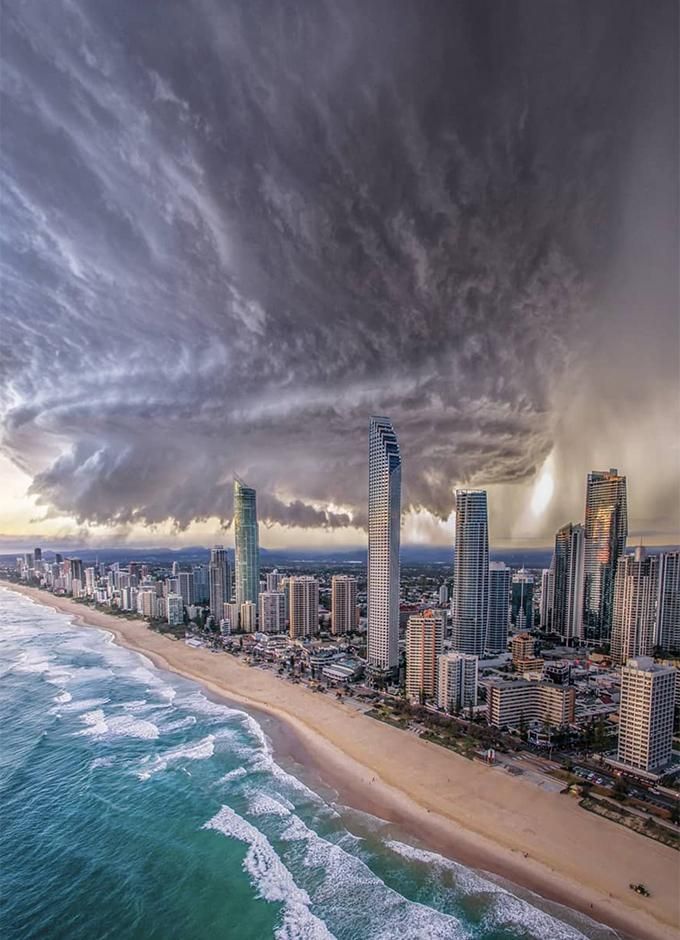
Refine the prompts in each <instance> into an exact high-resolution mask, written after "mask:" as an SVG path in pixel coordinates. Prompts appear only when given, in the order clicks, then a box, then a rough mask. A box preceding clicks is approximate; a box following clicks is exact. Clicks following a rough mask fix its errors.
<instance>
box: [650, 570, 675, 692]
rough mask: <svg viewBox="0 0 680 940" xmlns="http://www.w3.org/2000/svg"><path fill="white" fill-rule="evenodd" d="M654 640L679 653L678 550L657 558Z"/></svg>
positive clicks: (657, 643) (669, 650)
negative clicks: (657, 577)
mask: <svg viewBox="0 0 680 940" xmlns="http://www.w3.org/2000/svg"><path fill="white" fill-rule="evenodd" d="M654 642H655V644H656V645H657V646H660V647H661V648H662V649H664V650H667V651H668V652H671V653H680V552H664V553H663V555H661V557H660V559H659V599H658V602H657V612H656V630H655V637H654ZM678 681H679V682H680V679H679V680H678Z"/></svg>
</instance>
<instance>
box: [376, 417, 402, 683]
mask: <svg viewBox="0 0 680 940" xmlns="http://www.w3.org/2000/svg"><path fill="white" fill-rule="evenodd" d="M400 527H401V456H400V453H399V442H398V440H397V435H396V433H395V431H394V428H393V427H392V422H391V421H390V419H389V418H382V417H375V416H374V417H371V418H370V420H369V425H368V666H369V670H370V671H372V672H373V673H374V674H380V673H390V672H391V673H394V672H396V670H397V668H398V666H399V535H400Z"/></svg>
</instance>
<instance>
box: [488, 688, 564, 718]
mask: <svg viewBox="0 0 680 940" xmlns="http://www.w3.org/2000/svg"><path fill="white" fill-rule="evenodd" d="M486 696H487V697H486V701H487V721H488V722H489V724H490V725H494V726H495V727H497V728H504V727H510V728H518V727H519V726H520V724H522V723H525V724H528V723H529V722H531V721H544V722H549V723H550V724H551V725H555V726H561V725H568V724H573V722H574V718H575V708H576V693H575V691H574V689H573V688H572V687H570V686H559V685H553V684H552V683H551V682H529V681H527V680H526V679H514V680H513V679H496V680H492V681H491V682H489V683H488V685H487V691H486Z"/></svg>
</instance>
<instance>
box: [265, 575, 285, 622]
mask: <svg viewBox="0 0 680 940" xmlns="http://www.w3.org/2000/svg"><path fill="white" fill-rule="evenodd" d="M267 578H269V575H267ZM259 628H260V632H261V633H283V631H284V630H285V629H286V595H285V594H284V593H283V591H264V592H263V593H262V594H260V599H259Z"/></svg>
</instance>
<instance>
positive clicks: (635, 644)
mask: <svg viewBox="0 0 680 940" xmlns="http://www.w3.org/2000/svg"><path fill="white" fill-rule="evenodd" d="M658 592H659V559H658V557H656V556H654V555H652V556H650V557H648V556H647V553H646V552H645V550H644V548H643V547H642V546H640V547H639V548H636V549H635V554H634V555H623V556H622V557H621V558H619V561H618V564H617V566H616V575H615V578H614V609H613V613H612V633H611V655H612V662H613V663H615V664H616V665H619V666H622V665H623V664H624V663H627V662H628V660H629V659H634V658H636V657H637V656H651V655H652V653H653V651H654V625H655V620H656V605H657V597H658Z"/></svg>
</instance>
